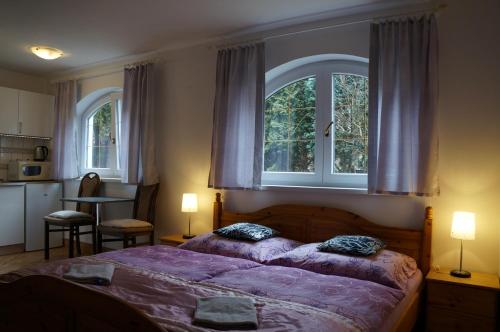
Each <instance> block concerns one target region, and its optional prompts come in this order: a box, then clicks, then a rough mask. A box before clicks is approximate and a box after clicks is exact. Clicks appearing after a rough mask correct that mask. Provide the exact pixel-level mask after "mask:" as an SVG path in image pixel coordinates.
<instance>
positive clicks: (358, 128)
mask: <svg viewBox="0 0 500 332" xmlns="http://www.w3.org/2000/svg"><path fill="white" fill-rule="evenodd" d="M333 87H334V92H333V93H334V96H333V112H334V121H335V137H334V139H335V143H334V144H333V146H334V149H335V161H334V165H333V172H334V173H361V174H366V173H368V79H367V78H366V77H363V76H358V75H349V74H334V75H333Z"/></svg>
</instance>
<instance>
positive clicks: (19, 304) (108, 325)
mask: <svg viewBox="0 0 500 332" xmlns="http://www.w3.org/2000/svg"><path fill="white" fill-rule="evenodd" d="M239 221H251V222H253V223H259V224H263V225H268V226H271V227H273V228H275V229H277V230H279V231H280V232H282V235H283V236H285V237H288V238H291V239H295V240H299V241H302V242H317V241H323V240H326V239H328V238H331V237H332V236H334V235H338V234H366V235H372V236H376V237H378V238H381V239H382V240H384V241H385V242H386V243H387V244H388V248H389V249H392V250H395V251H398V252H402V253H405V254H407V255H409V256H412V257H414V258H415V259H416V260H417V262H418V265H419V267H420V269H421V270H422V272H423V273H424V275H425V274H426V273H427V272H428V270H429V266H430V252H431V229H432V208H430V207H427V208H426V210H425V220H424V227H423V230H409V229H402V228H394V227H384V226H380V225H376V224H374V223H372V222H369V221H367V220H365V219H363V218H362V217H360V216H358V215H355V214H353V213H350V212H347V211H344V210H340V209H334V208H325V207H315V206H303V205H277V206H271V207H268V208H265V209H262V210H260V211H257V212H252V213H235V212H229V211H225V210H224V209H223V207H222V201H221V194H220V193H217V194H216V201H215V203H214V215H213V226H214V229H216V228H220V227H222V226H227V225H230V224H233V223H236V222H239ZM421 293H422V287H421V288H420V289H419V291H418V292H417V293H416V294H415V295H414V296H413V298H412V299H411V300H410V301H409V302H408V303H409V304H408V305H407V307H406V308H404V310H403V313H402V314H401V317H400V319H399V320H398V321H397V323H396V324H395V326H394V328H393V329H392V331H398V332H399V331H401V332H403V331H405V332H406V331H411V329H412V327H413V326H414V325H415V322H416V320H417V317H418V314H419V308H420V305H419V304H420V300H421V298H422V296H421ZM0 331H5V332H14V331H16V332H17V331H56V332H57V331H125V332H135V331H137V332H138V331H141V332H159V331H163V330H162V328H160V327H159V326H158V325H157V324H156V323H155V322H153V321H152V320H151V319H150V318H149V317H147V316H146V315H145V314H144V313H142V312H141V311H140V310H138V309H136V308H135V307H133V306H131V305H130V304H128V303H127V302H125V301H123V300H121V299H118V298H115V297H112V296H109V295H107V294H103V293H100V292H98V291H95V290H92V289H90V288H88V287H84V286H82V285H79V284H76V283H73V282H71V281H67V280H64V279H61V278H56V277H51V276H44V275H32V276H28V277H24V278H21V279H18V280H17V281H14V282H12V283H6V284H1V283H0Z"/></svg>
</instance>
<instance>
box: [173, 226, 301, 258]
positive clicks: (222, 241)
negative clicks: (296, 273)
mask: <svg viewBox="0 0 500 332" xmlns="http://www.w3.org/2000/svg"><path fill="white" fill-rule="evenodd" d="M302 244H303V243H301V242H297V241H293V240H289V239H285V238H282V237H272V238H269V239H266V240H262V241H258V242H253V241H251V242H250V241H241V240H232V239H226V238H224V237H222V236H219V235H216V234H213V233H206V234H202V235H198V236H197V237H195V238H193V239H191V240H189V241H187V242H185V243H183V244H181V245H180V246H178V248H182V249H186V250H191V251H197V252H202V253H205V254H215V255H221V256H227V257H236V258H244V259H248V260H252V261H254V262H258V263H264V262H267V261H268V260H270V259H272V258H274V257H276V256H278V255H281V254H283V253H286V252H288V251H290V250H293V249H295V248H297V247H298V246H300V245H302Z"/></svg>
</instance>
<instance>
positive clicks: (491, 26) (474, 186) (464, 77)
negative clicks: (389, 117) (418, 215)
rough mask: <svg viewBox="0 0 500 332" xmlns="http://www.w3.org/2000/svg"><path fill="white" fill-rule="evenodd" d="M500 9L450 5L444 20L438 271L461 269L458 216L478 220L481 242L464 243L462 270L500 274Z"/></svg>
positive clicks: (485, 3) (489, 4) (488, 0)
mask: <svg viewBox="0 0 500 332" xmlns="http://www.w3.org/2000/svg"><path fill="white" fill-rule="evenodd" d="M499 15H500V2H498V1H495V0H482V1H472V0H467V1H464V0H461V1H453V2H450V5H449V7H448V9H447V10H446V11H444V12H443V14H442V16H441V17H440V18H439V31H440V34H439V37H440V104H439V110H440V126H439V129H440V131H439V135H440V166H439V176H440V183H441V196H440V197H439V198H436V199H434V206H435V207H436V217H437V220H436V223H435V225H434V235H433V251H434V257H435V261H436V262H437V263H439V264H441V266H451V265H453V266H455V265H456V264H457V262H458V259H459V257H458V248H459V245H460V244H459V241H458V240H452V239H450V237H449V234H450V227H451V214H452V212H453V211H454V210H466V211H467V210H469V211H473V212H476V214H477V215H476V240H474V241H465V242H464V266H465V267H466V268H470V269H472V270H481V271H488V272H499V274H500V269H499V267H500V265H499V259H500V255H499V240H500V236H499V224H500V223H499V216H500V129H499V125H500V93H499V92H500V65H499V60H500V39H499V35H500V20H498V17H499Z"/></svg>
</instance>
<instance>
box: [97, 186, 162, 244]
mask: <svg viewBox="0 0 500 332" xmlns="http://www.w3.org/2000/svg"><path fill="white" fill-rule="evenodd" d="M158 189H159V184H158V183H157V184H153V185H150V186H143V185H142V184H139V185H138V186H137V191H136V194H135V201H134V212H133V219H116V220H106V221H103V222H101V224H100V225H98V226H97V239H98V240H97V245H98V251H99V252H102V243H103V242H115V241H122V242H123V247H124V248H128V246H129V242H132V245H133V246H135V245H136V244H137V242H136V238H137V236H141V235H149V244H150V245H153V244H154V219H155V209H156V197H157V196H158ZM103 235H111V236H114V237H115V238H111V239H103V238H102V236H103Z"/></svg>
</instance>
